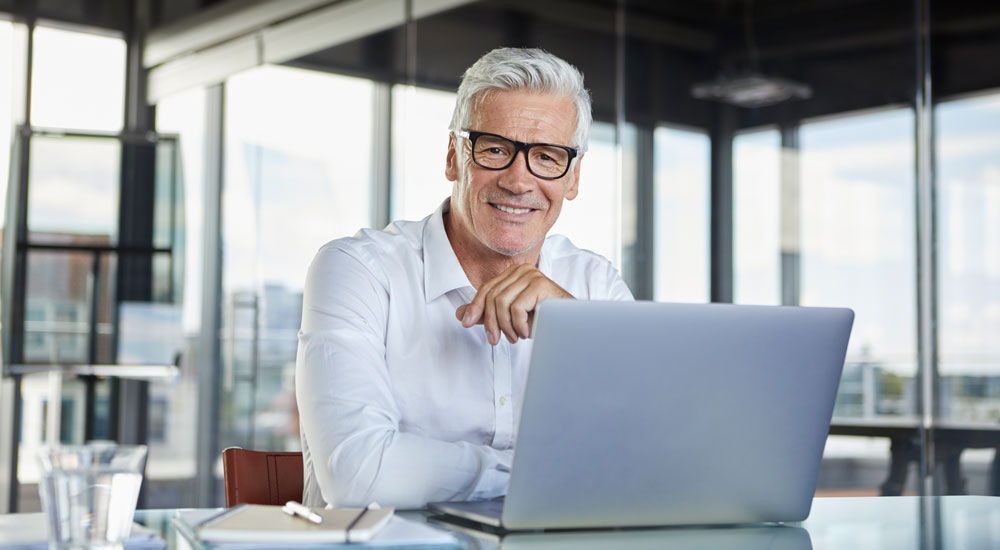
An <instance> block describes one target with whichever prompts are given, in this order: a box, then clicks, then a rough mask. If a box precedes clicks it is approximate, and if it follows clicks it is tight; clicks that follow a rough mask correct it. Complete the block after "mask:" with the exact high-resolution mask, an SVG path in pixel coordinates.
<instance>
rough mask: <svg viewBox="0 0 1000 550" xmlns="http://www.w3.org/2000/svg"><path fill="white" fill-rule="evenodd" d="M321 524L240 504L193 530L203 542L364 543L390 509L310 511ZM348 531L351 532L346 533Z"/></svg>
mask: <svg viewBox="0 0 1000 550" xmlns="http://www.w3.org/2000/svg"><path fill="white" fill-rule="evenodd" d="M313 511H314V512H316V513H317V514H319V515H320V516H321V517H322V518H323V523H318V524H317V523H312V522H310V521H307V520H305V519H303V518H301V517H298V516H290V515H288V514H286V513H285V512H283V511H282V509H281V507H280V506H262V505H256V504H243V505H240V506H237V507H235V508H232V509H230V510H226V511H225V512H222V513H221V514H219V515H218V516H215V517H212V518H209V519H208V520H207V521H205V522H204V523H201V524H200V525H198V526H196V527H195V532H196V533H197V537H198V538H199V539H200V540H202V541H206V542H285V543H296V542H299V543H304V542H323V543H342V542H367V541H369V540H371V538H372V537H373V536H375V534H376V533H378V532H379V531H380V530H381V529H382V528H383V527H385V525H386V524H387V523H389V520H390V519H391V518H392V514H393V509H392V508H369V509H367V510H365V509H362V508H334V509H332V510H324V509H321V508H316V509H314V510H313ZM348 528H350V530H349V531H348Z"/></svg>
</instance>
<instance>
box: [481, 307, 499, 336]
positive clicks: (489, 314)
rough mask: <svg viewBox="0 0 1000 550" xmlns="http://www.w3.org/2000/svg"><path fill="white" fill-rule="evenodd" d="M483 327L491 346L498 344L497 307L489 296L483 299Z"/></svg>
mask: <svg viewBox="0 0 1000 550" xmlns="http://www.w3.org/2000/svg"><path fill="white" fill-rule="evenodd" d="M483 306H484V309H483V327H484V328H485V329H486V339H487V340H489V342H490V345H491V346H495V345H497V344H498V343H500V327H499V325H498V324H497V306H496V303H495V302H494V301H493V300H492V299H491V297H490V296H489V295H486V296H485V297H484V298H483Z"/></svg>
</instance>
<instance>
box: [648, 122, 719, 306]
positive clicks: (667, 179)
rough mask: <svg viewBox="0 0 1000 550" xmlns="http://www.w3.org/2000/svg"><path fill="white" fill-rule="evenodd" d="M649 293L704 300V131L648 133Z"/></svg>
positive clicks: (657, 297) (706, 161)
mask: <svg viewBox="0 0 1000 550" xmlns="http://www.w3.org/2000/svg"><path fill="white" fill-rule="evenodd" d="M653 149H654V156H653V177H654V195H655V202H654V210H653V220H654V229H653V234H654V239H655V240H654V246H655V251H654V253H653V254H654V256H653V265H654V267H653V270H654V271H653V273H654V283H653V297H654V299H655V300H657V301H670V302H707V301H708V300H709V218H710V216H709V196H710V181H709V164H710V160H709V140H708V136H707V135H706V134H705V133H704V132H693V131H688V130H681V129H677V128H666V127H660V128H657V129H656V130H655V132H654V133H653Z"/></svg>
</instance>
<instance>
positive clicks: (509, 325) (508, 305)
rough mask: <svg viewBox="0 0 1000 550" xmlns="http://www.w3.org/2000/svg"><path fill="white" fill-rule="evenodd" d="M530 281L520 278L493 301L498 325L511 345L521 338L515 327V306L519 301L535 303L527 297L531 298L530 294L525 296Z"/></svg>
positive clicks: (498, 293)
mask: <svg viewBox="0 0 1000 550" xmlns="http://www.w3.org/2000/svg"><path fill="white" fill-rule="evenodd" d="M528 279H529V278H528V277H520V278H518V279H516V280H514V281H511V283H510V284H509V285H507V286H506V287H505V288H504V289H503V290H502V291H500V292H496V297H495V298H494V299H493V302H494V304H495V305H496V318H497V325H498V326H499V327H500V330H501V331H503V333H504V334H505V335H506V336H507V340H508V341H510V343H511V344H514V343H516V342H517V339H518V338H519V337H521V335H520V334H519V331H518V330H517V328H515V327H514V311H513V309H514V308H513V306H514V304H515V303H517V302H518V301H519V300H520V301H533V300H532V299H531V298H530V297H527V296H530V293H529V294H528V295H527V296H526V294H525V291H526V290H527V289H528V288H529V284H530V281H529V280H528Z"/></svg>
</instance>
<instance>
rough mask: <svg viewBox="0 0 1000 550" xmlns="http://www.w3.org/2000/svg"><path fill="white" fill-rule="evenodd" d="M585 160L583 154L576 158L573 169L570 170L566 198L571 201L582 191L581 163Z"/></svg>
mask: <svg viewBox="0 0 1000 550" xmlns="http://www.w3.org/2000/svg"><path fill="white" fill-rule="evenodd" d="M581 162H583V155H580V156H579V157H577V158H576V162H575V163H574V164H573V169H572V170H570V171H569V174H568V175H567V177H568V178H569V181H568V182H567V183H568V187H566V194H565V197H566V200H568V201H571V200H573V199H575V198H576V196H577V195H578V194H579V193H580V163H581Z"/></svg>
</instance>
